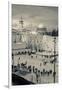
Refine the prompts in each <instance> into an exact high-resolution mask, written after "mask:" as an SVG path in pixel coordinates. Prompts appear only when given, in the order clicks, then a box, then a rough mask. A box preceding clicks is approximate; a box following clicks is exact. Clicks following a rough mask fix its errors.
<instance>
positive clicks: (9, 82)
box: [8, 1, 59, 88]
mask: <svg viewBox="0 0 62 90" xmlns="http://www.w3.org/2000/svg"><path fill="white" fill-rule="evenodd" d="M12 4H20V5H34V6H52V7H53V6H56V7H58V8H59V4H57V3H53V4H51V5H50V4H48V2H47V3H45V2H43V3H42V4H41V3H31V2H29V3H27V2H20V1H12V2H10V1H9V2H8V23H9V24H8V38H9V39H8V87H9V88H10V87H13V86H12V80H11V79H12V78H11V72H12V70H11V61H12V56H11V54H12V46H11V45H12V43H11V39H12V27H11V24H12V23H11V22H12ZM58 13H59V10H58ZM58 26H59V20H58ZM58 60H59V59H58ZM58 73H59V72H58ZM58 81H59V76H58ZM56 84H58V83H56ZM44 85H47V84H39V86H44ZM48 85H53V86H54V85H55V84H54V83H53V84H48ZM21 86H22V85H20V86H17V87H21ZM26 86H28V87H29V86H38V84H37V85H23V87H26ZM14 87H16V86H14Z"/></svg>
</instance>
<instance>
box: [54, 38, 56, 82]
mask: <svg viewBox="0 0 62 90" xmlns="http://www.w3.org/2000/svg"><path fill="white" fill-rule="evenodd" d="M55 45H56V37H54V74H53V76H54V83H55V76H56V73H55V61H56V57H55V54H56V49H55Z"/></svg>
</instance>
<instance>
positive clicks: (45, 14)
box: [12, 4, 58, 30]
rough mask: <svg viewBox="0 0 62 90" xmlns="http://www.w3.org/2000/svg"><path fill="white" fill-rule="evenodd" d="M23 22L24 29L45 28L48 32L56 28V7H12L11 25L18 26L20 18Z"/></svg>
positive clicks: (14, 5)
mask: <svg viewBox="0 0 62 90" xmlns="http://www.w3.org/2000/svg"><path fill="white" fill-rule="evenodd" d="M21 16H22V18H23V20H24V27H27V26H31V25H32V26H36V27H38V26H39V27H42V26H45V27H47V28H48V29H49V30H50V29H53V28H57V27H58V7H47V6H32V5H20V4H13V5H12V25H13V26H14V27H17V28H18V26H19V20H20V18H21Z"/></svg>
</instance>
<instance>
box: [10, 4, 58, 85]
mask: <svg viewBox="0 0 62 90" xmlns="http://www.w3.org/2000/svg"><path fill="white" fill-rule="evenodd" d="M11 9H12V17H11V19H12V23H11V27H12V30H11V34H12V38H11V42H12V48H11V49H12V53H11V56H12V60H11V62H12V63H11V68H12V69H11V70H12V71H11V75H12V76H11V80H12V81H11V82H12V85H13V86H16V85H35V84H36V85H37V84H49V83H58V63H59V61H58V7H56V6H55V7H53V6H37V5H22V4H12V5H11Z"/></svg>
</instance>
